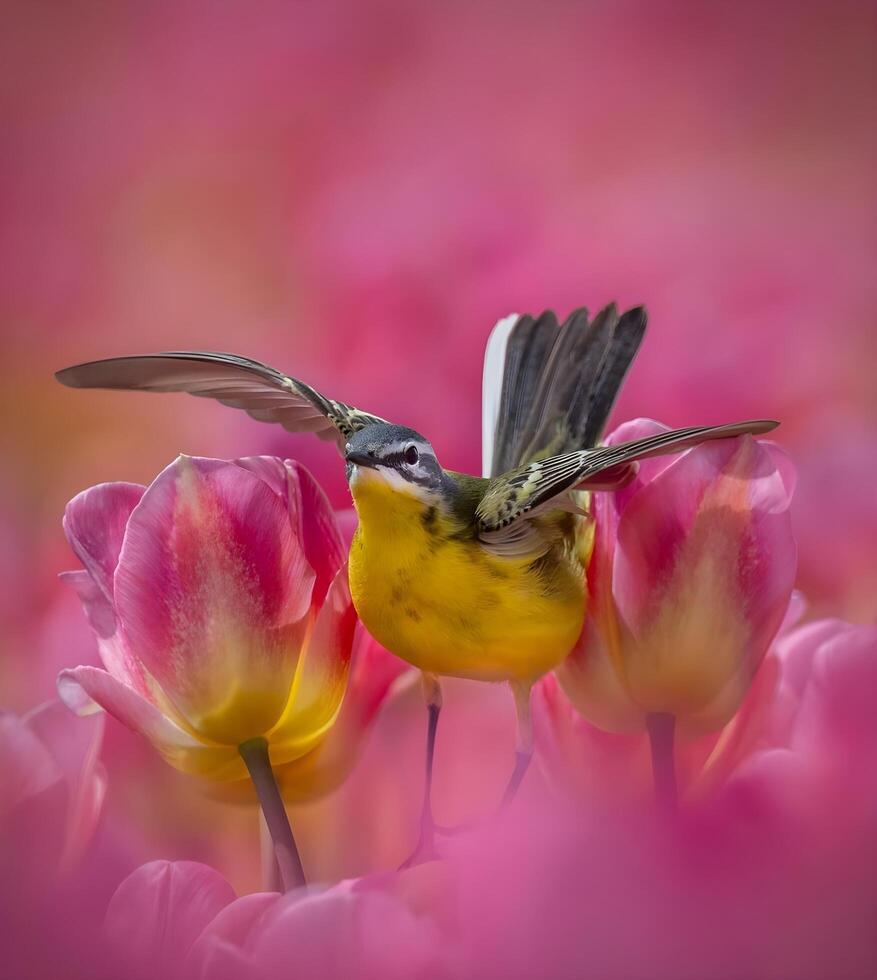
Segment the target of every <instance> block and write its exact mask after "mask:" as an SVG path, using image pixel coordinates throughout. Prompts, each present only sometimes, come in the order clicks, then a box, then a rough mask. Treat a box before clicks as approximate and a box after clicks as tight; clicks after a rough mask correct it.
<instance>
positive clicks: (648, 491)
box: [557, 419, 795, 732]
mask: <svg viewBox="0 0 877 980" xmlns="http://www.w3.org/2000/svg"><path fill="white" fill-rule="evenodd" d="M663 428H664V427H663V426H661V425H659V424H658V423H656V422H651V421H647V420H643V419H640V420H637V421H634V422H629V423H626V424H625V425H623V426H621V427H620V428H619V429H617V430H616V432H615V433H614V434H613V435H612V437H611V438H610V439H609V440H608V441H609V442H610V443H613V442H621V441H624V440H627V439H635V438H638V437H641V436H645V435H648V434H650V433H653V432H656V431H661V430H662V429H663ZM793 484H794V473H793V469H792V466H791V463H790V462H789V461H788V459H787V458H786V457H785V456H784V455H783V454H782V453H781V452H780V451H779V450H778V449H777V448H776V447H774V446H772V445H770V444H766V443H759V442H756V441H754V440H753V439H751V438H749V437H744V438H742V439H735V440H727V441H721V442H715V443H709V444H705V445H702V446H698V447H697V448H695V449H692V450H690V451H689V452H687V453H685V454H683V455H682V456H679V457H663V458H659V459H652V460H648V461H646V462H644V463H643V464H642V465H641V467H640V470H639V473H638V475H637V477H636V479H635V480H634V482H633V483H632V484H631V485H630V486H628V487H626V488H625V489H624V490H621V491H619V492H617V493H614V494H605V493H604V494H600V493H598V494H596V495H595V503H594V510H595V520H596V530H595V542H594V552H593V556H592V560H591V563H590V566H589V569H588V585H589V591H590V594H591V600H590V608H589V612H588V618H587V621H586V625H585V628H584V630H583V632H582V636H581V639H580V641H579V643H578V645H577V646H576V648H575V649H574V651H573V653H572V654H571V655H570V657H569V658H568V659H567V661H566V662H565V663H564V664H562V665H561V667H560V668H559V669H558V672H557V674H558V678H559V680H560V683H561V685H562V686H563V688H564V690H565V691H566V693H567V694H568V695H569V697H570V699H571V700H572V702H573V704H575V706H576V708H577V709H578V710H579V711H580V712H581V713H582V714H583V715H584V716H585V717H586V718H588V719H589V720H591V721H592V722H593V723H594V724H596V725H598V726H599V727H601V728H605V729H607V730H610V731H638V730H642V728H643V725H644V722H645V719H646V717H647V716H649V715H655V714H666V715H672V716H675V717H676V719H677V721H678V723H679V724H680V726H681V727H682V728H683V729H687V730H688V731H693V732H704V731H715V730H717V729H719V728H721V727H722V726H723V725H725V724H726V723H727V722H728V721H729V719H730V718H731V716H732V715H733V714H734V712H735V711H736V710H737V709H738V707H739V706H740V704H741V702H742V700H743V698H744V696H745V694H746V691H747V690H748V688H749V685H750V683H751V681H752V678H753V677H754V675H755V672H756V671H757V669H758V667H759V665H760V664H761V661H762V659H763V658H764V655H765V653H766V651H767V648H768V646H769V644H770V642H771V640H772V639H773V637H774V635H775V634H776V632H777V630H778V628H779V626H780V624H781V622H782V620H783V616H784V615H785V612H786V609H787V607H788V604H789V597H790V595H791V591H792V584H793V580H794V574H795V543H794V539H793V538H792V532H791V526H790V520H789V513H788V508H789V503H790V500H791V494H792V488H793Z"/></svg>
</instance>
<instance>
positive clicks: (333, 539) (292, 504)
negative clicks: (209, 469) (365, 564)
mask: <svg viewBox="0 0 877 980" xmlns="http://www.w3.org/2000/svg"><path fill="white" fill-rule="evenodd" d="M235 462H236V463H237V465H238V466H241V467H243V468H244V469H248V470H250V471H251V472H252V473H255V474H256V475H257V476H259V477H260V478H261V479H263V480H264V481H265V482H266V483H267V484H268V485H269V486H270V487H271V489H272V490H274V492H275V493H276V494H277V495H278V497H280V499H281V500H283V501H284V502H285V503H286V505H287V506H288V508H289V516H290V520H291V521H292V526H293V529H294V531H295V532H296V534H297V535H298V537H299V540H300V541H301V542H302V545H303V547H304V550H305V555H306V556H307V559H308V563H309V564H310V566H311V568H313V569H314V572H315V573H316V580H315V582H314V591H313V599H314V603H315V605H317V606H320V605H321V604H322V602H323V600H324V598H325V596H326V593H327V592H328V590H329V586H330V585H331V584H332V579H334V578H335V574H336V572H337V571H338V569H339V568H340V567H341V566H342V565H343V564H344V562H345V560H346V558H347V551H348V547H347V546H346V545H345V543H344V539H343V538H342V536H341V532H340V530H339V528H338V522H337V520H336V518H335V512H334V511H333V510H332V506H331V504H330V503H329V499H328V497H327V496H326V494H325V493H324V492H323V488H322V487H321V486H320V485H319V483H317V481H316V480H315V479H314V477H313V476H312V475H311V472H310V470H308V469H307V468H306V467H305V466H302V464H301V463H298V462H296V461H295V460H291V459H287V460H286V461H285V462H281V461H280V460H279V459H277V457H276V456H246V457H244V458H242V459H238V460H235Z"/></svg>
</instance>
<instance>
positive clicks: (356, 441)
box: [55, 303, 779, 867]
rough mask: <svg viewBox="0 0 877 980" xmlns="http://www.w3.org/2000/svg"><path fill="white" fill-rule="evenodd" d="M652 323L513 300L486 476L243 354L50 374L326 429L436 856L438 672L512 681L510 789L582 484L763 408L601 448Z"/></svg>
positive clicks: (554, 658) (182, 355)
mask: <svg viewBox="0 0 877 980" xmlns="http://www.w3.org/2000/svg"><path fill="white" fill-rule="evenodd" d="M646 323H647V314H646V310H645V308H644V307H642V306H637V307H634V308H632V309H629V310H627V311H626V312H624V313H619V312H618V309H617V307H616V305H615V304H614V303H611V304H609V305H608V306H606V307H604V308H603V309H601V310H600V312H599V313H597V315H596V316H594V317H590V315H589V313H588V310H587V309H586V308H584V307H582V308H579V309H576V310H574V311H573V312H572V313H570V315H569V316H568V317H567V318H566V319H565V320H564V321H563V322H562V323H561V322H560V321H559V320H558V318H557V316H556V315H555V314H554V313H553V312H552V311H550V310H547V311H545V312H543V313H542V314H541V315H538V316H532V315H529V314H511V315H509V316H506V317H503V318H502V319H500V320H499V321H498V322H497V323H496V325H495V327H494V328H493V330H492V332H491V333H490V336H489V339H488V342H487V346H486V350H485V355H484V371H483V387H482V474H481V475H480V476H475V475H469V474H464V473H458V472H454V471H452V470H448V469H445V468H444V467H443V466H442V465H441V463H440V462H439V460H438V457H437V455H436V452H435V449H434V447H433V445H432V443H431V442H430V441H429V440H428V439H427V438H426V437H425V436H423V435H421V434H420V433H419V432H417V431H415V430H414V429H412V428H409V427H407V426H404V425H398V424H395V423H393V422H390V421H388V420H386V419H384V418H382V417H380V416H378V415H373V414H371V413H369V412H365V411H362V410H360V409H358V408H355V407H353V406H351V405H348V404H346V403H344V402H340V401H335V400H334V399H332V398H329V397H327V396H326V395H323V394H322V393H321V392H318V391H317V390H316V389H314V388H312V387H311V386H310V385H308V384H306V383H305V382H304V381H301V380H299V379H297V378H294V377H292V376H290V375H287V374H285V373H283V372H281V371H278V370H276V369H274V368H272V367H269V366H267V365H266V364H263V363H261V362H259V361H255V360H252V359H250V358H247V357H243V356H239V355H236V354H226V353H213V352H207V351H170V352H163V353H158V354H146V355H137V356H127V357H115V358H109V359H105V360H99V361H91V362H88V363H84V364H78V365H75V366H73V367H68V368H65V369H63V370H61V371H58V372H57V373H56V375H55V376H56V378H57V379H58V380H59V381H60V382H61V383H62V384H65V385H68V386H69V387H72V388H108V389H127V390H139V391H154V392H187V393H189V394H191V395H196V396H199V397H204V398H213V399H215V400H217V401H219V402H221V403H222V404H224V405H228V406H231V407H234V408H239V409H243V410H244V411H246V412H247V413H248V414H249V415H251V416H252V417H253V418H255V419H258V420H260V421H264V422H273V423H279V424H280V425H282V426H283V427H284V428H285V429H287V430H288V431H290V432H312V433H314V435H316V436H317V437H318V438H320V439H323V440H327V441H330V442H334V443H335V444H336V445H337V446H338V448H339V450H340V452H341V454H342V456H343V458H344V462H345V468H346V476H347V481H348V485H349V487H350V491H351V495H352V498H353V503H354V507H355V509H356V512H357V515H358V526H357V529H356V531H355V533H354V537H353V540H352V544H351V548H350V555H349V563H348V570H349V580H350V589H351V595H352V598H353V603H354V606H355V608H356V611H357V614H358V615H359V618H360V619H361V621H362V622H363V624H364V625H365V627H366V629H367V630H368V631H369V632H370V633H371V635H372V636H373V637H374V638H375V639H376V640H377V641H378V642H379V643H381V644H382V645H383V646H384V647H386V648H387V649H388V650H389V651H390V652H391V653H393V654H395V655H396V656H398V657H400V658H402V659H403V660H405V661H407V662H408V663H409V664H412V665H413V666H414V667H416V668H419V670H420V671H421V678H422V686H423V692H424V699H425V702H426V706H427V719H428V723H427V738H426V764H425V779H424V786H423V798H422V806H421V816H420V827H419V834H418V839H417V843H416V846H415V848H414V850H413V851H412V853H411V855H410V857H409V858H408V859H407V860H406V862H405V863H404V864H403V867H406V866H410V865H411V864H414V863H417V862H419V861H421V860H427V859H429V858H430V857H432V856H435V854H436V853H437V850H436V833H437V831H438V830H439V828H437V825H436V823H435V821H434V818H433V811H432V774H433V760H434V752H435V743H436V737H437V730H438V721H439V715H440V711H441V706H442V689H441V678H444V677H462V678H468V679H471V680H477V681H485V682H500V681H502V682H507V683H508V684H509V685H510V688H511V691H512V694H513V696H514V703H515V709H516V719H517V741H516V754H515V765H514V768H513V771H512V773H511V776H510V777H509V779H508V783H507V785H506V789H505V792H504V794H503V798H502V799H503V803H504V804H508V803H510V802H511V800H512V799H513V797H514V796H515V794H516V792H517V790H518V788H519V786H520V783H521V781H522V779H523V777H524V775H525V773H526V771H527V768H528V766H529V763H530V760H531V757H532V754H533V734H532V724H531V719H530V692H531V688H532V686H533V685H534V683H535V682H536V681H537V680H539V678H541V677H542V676H543V675H545V674H546V673H548V672H550V671H551V670H552V669H553V668H555V667H557V666H558V665H559V664H560V663H561V661H563V660H564V658H565V657H566V656H567V655H568V654H569V653H570V651H571V650H572V648H573V646H574V645H575V643H576V641H577V639H578V637H579V635H580V633H581V630H582V626H583V624H584V619H585V615H586V608H587V594H586V577H585V571H586V568H587V564H588V560H589V557H590V546H591V542H592V540H593V519H592V515H591V509H590V500H591V494H592V493H594V492H611V491H613V490H617V489H620V488H622V487H624V486H625V485H627V484H628V483H629V482H630V481H631V480H632V479H633V478H634V477H635V475H636V470H637V465H638V463H639V461H640V460H643V459H647V458H649V457H652V456H657V455H663V454H670V453H678V452H681V451H683V450H685V449H688V448H690V447H692V446H695V445H698V444H699V443H702V442H705V441H708V440H712V439H725V438H734V437H737V436H741V435H761V434H763V433H766V432H769V431H770V430H772V429H773V428H775V427H776V426H777V425H778V424H779V423H778V422H776V421H774V420H770V419H757V420H751V421H744V422H735V423H730V424H724V425H700V426H692V427H688V428H682V429H674V430H671V431H667V432H661V433H658V434H657V435H653V436H649V437H646V438H644V439H638V440H635V441H632V442H627V443H622V444H618V445H611V446H605V445H600V439H601V437H602V435H603V431H604V428H605V426H606V423H607V420H608V417H609V414H610V412H611V410H612V408H613V406H614V404H615V400H616V397H617V395H618V392H619V390H620V388H621V385H622V382H623V381H624V378H625V376H626V374H627V372H628V369H629V368H630V365H631V363H632V361H633V359H634V357H635V355H636V353H637V351H638V349H639V347H640V344H641V342H642V339H643V336H644V333H645V329H646Z"/></svg>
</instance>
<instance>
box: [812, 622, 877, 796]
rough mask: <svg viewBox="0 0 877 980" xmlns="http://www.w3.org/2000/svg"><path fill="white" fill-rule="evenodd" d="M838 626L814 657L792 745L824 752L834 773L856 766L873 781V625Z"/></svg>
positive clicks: (876, 687)
mask: <svg viewBox="0 0 877 980" xmlns="http://www.w3.org/2000/svg"><path fill="white" fill-rule="evenodd" d="M843 625H845V626H846V627H847V628H845V629H842V630H839V631H837V632H835V635H833V636H831V637H829V638H826V639H825V640H824V642H823V643H822V645H821V646H820V647H819V648H818V649H817V650H816V652H815V654H814V656H813V669H812V673H811V676H810V681H809V683H808V685H807V689H806V692H805V694H804V698H803V702H802V704H801V710H800V712H799V714H798V718H797V719H796V723H795V731H794V736H793V739H792V747H793V748H795V749H799V750H801V751H804V752H807V753H809V754H814V755H815V754H817V753H824V754H825V755H826V756H828V757H829V758H830V759H831V764H832V765H833V766H834V767H836V768H837V769H838V771H842V770H848V771H849V772H850V773H854V772H856V770H857V769H861V770H863V771H865V772H866V773H868V777H867V778H868V779H869V780H870V781H871V782H872V783H873V780H874V777H873V761H874V757H875V755H877V722H875V707H874V706H875V704H877V626H849V625H848V624H843ZM851 781H852V780H851Z"/></svg>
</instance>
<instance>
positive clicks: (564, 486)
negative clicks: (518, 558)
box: [476, 419, 779, 556]
mask: <svg viewBox="0 0 877 980" xmlns="http://www.w3.org/2000/svg"><path fill="white" fill-rule="evenodd" d="M777 425H779V423H778V422H773V421H770V420H768V419H760V420H756V421H752V422H732V423H730V424H728V425H709V426H695V427H692V428H688V429H674V430H673V431H671V432H659V433H657V434H656V435H653V436H647V437H646V438H644V439H636V440H634V441H632V442H625V443H621V444H620V445H618V446H601V447H599V448H597V449H586V450H583V451H581V452H574V453H563V454H562V455H560V456H549V457H548V458H547V459H542V460H537V461H536V462H533V463H529V464H527V465H526V466H521V467H518V469H515V470H511V471H510V472H508V473H504V474H503V475H502V476H498V477H495V478H494V479H493V480H491V481H490V484H489V485H488V488H487V491H486V492H485V494H484V497H483V498H482V500H481V502H480V504H479V505H478V510H477V515H476V516H477V519H478V537H479V540H480V541H481V542H482V544H483V545H484V546H485V547H486V548H488V549H489V550H491V551H494V552H495V553H497V554H504V555H526V554H531V553H533V554H534V556H535V555H536V554H538V553H539V551H540V550H544V549H545V548H546V547H547V543H546V540H547V539H546V537H545V534H544V533H543V532H542V530H541V529H540V528H539V526H538V524H537V523H535V522H534V521H533V518H535V517H537V516H538V515H539V514H541V513H544V512H545V511H547V510H572V511H573V512H576V511H577V510H578V508H577V507H576V505H575V503H574V502H573V501H572V500H571V498H570V497H569V493H570V492H571V491H573V490H613V489H618V488H619V487H622V486H624V485H625V484H626V483H627V482H629V481H630V480H631V479H632V478H633V476H634V475H635V473H636V462H637V461H638V460H641V459H648V458H649V457H651V456H662V455H665V454H667V453H678V452H682V450H684V449H689V448H691V447H692V446H696V445H698V444H700V443H702V442H708V441H709V440H711V439H730V438H733V437H734V436H741V435H762V434H763V433H765V432H770V431H771V430H772V429H775V428H776V427H777Z"/></svg>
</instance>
